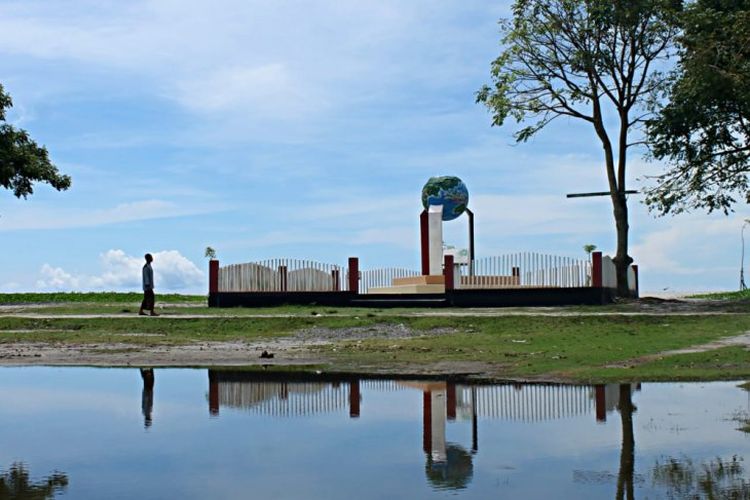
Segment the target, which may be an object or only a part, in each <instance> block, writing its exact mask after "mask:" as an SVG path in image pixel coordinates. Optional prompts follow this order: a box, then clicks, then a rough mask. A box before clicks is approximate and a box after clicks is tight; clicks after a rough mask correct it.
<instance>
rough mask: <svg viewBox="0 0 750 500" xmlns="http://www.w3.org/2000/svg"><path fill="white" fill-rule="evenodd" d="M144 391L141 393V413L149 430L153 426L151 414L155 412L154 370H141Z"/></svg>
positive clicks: (144, 425)
mask: <svg viewBox="0 0 750 500" xmlns="http://www.w3.org/2000/svg"><path fill="white" fill-rule="evenodd" d="M140 370H141V379H143V391H142V392H141V412H142V413H143V427H145V428H146V429H148V428H149V427H151V424H153V418H152V417H151V414H152V413H153V411H154V370H153V368H141V369H140Z"/></svg>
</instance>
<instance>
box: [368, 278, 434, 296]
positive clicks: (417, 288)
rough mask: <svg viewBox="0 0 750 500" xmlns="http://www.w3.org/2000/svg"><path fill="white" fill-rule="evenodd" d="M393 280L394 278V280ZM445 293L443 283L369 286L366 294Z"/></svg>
mask: <svg viewBox="0 0 750 500" xmlns="http://www.w3.org/2000/svg"><path fill="white" fill-rule="evenodd" d="M394 281H395V280H394ZM413 293H442V294H444V293H445V285H442V284H441V285H419V284H413V285H395V286H383V287H376V288H370V289H369V290H367V294H368V295H369V294H413Z"/></svg>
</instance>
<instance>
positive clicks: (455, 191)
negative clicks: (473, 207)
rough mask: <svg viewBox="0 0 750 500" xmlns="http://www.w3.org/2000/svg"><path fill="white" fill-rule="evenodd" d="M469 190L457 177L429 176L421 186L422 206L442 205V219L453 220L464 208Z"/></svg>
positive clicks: (467, 200)
mask: <svg viewBox="0 0 750 500" xmlns="http://www.w3.org/2000/svg"><path fill="white" fill-rule="evenodd" d="M468 204H469V190H468V189H466V184H464V182H463V181H462V180H461V179H459V178H458V177H452V176H449V175H448V176H443V177H430V180H428V181H427V184H425V185H424V187H423V188H422V206H423V207H424V208H425V210H427V208H428V207H429V206H430V205H443V220H444V221H449V220H453V219H455V218H456V217H458V216H459V215H461V214H462V213H464V211H465V210H466V206H467V205H468Z"/></svg>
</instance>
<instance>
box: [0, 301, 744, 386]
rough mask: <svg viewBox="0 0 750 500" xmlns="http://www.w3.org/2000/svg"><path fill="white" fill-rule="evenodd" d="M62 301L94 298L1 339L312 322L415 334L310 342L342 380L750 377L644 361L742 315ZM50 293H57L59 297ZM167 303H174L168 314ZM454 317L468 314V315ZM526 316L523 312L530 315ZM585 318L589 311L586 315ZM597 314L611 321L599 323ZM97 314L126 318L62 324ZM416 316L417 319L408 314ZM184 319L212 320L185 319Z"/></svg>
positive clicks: (146, 342)
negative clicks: (410, 375)
mask: <svg viewBox="0 0 750 500" xmlns="http://www.w3.org/2000/svg"><path fill="white" fill-rule="evenodd" d="M73 295H75V296H76V297H84V296H87V295H95V296H97V299H96V300H94V302H59V303H58V302H54V301H51V302H50V303H49V304H51V305H44V306H39V305H37V306H35V305H33V304H32V305H29V306H28V307H26V306H24V307H23V310H22V311H21V312H24V313H25V312H34V313H42V314H55V315H56V314H60V315H61V317H56V318H51V319H44V318H23V317H17V316H13V315H12V314H6V315H4V316H3V315H0V343H4V344H12V343H17V342H41V343H51V344H58V343H59V344H100V345H102V344H125V345H126V347H125V348H131V347H132V348H134V349H137V348H138V347H139V346H151V345H167V346H168V345H179V344H188V343H192V342H205V341H247V342H252V341H258V340H261V339H270V338H277V337H282V336H289V335H293V334H294V333H295V332H297V331H299V330H301V329H306V328H310V327H312V326H318V327H325V328H331V329H337V328H350V327H369V326H372V325H376V324H402V325H404V326H406V327H408V328H411V329H413V330H416V331H417V332H421V333H423V335H422V336H417V337H411V338H403V337H392V338H382V337H381V338H366V332H365V333H364V334H363V335H362V337H361V338H359V339H354V340H339V341H337V342H335V343H334V344H330V345H322V346H317V347H315V348H313V353H314V354H318V355H319V357H320V358H321V359H327V360H330V362H331V365H330V367H331V369H335V370H338V371H350V372H356V371H362V370H375V371H378V370H382V369H384V370H386V371H387V370H388V369H389V368H396V369H399V370H401V371H409V370H412V369H413V370H414V372H417V371H419V370H420V369H421V368H425V367H429V366H436V365H437V364H439V363H445V362H448V363H468V364H471V365H474V366H476V363H479V364H481V365H482V368H481V369H482V370H484V373H489V374H491V375H490V376H492V377H495V378H520V379H546V380H551V379H556V380H570V381H578V382H605V381H628V380H684V379H690V380H709V379H722V378H723V379H727V378H744V377H746V378H750V354H749V353H748V352H747V351H745V350H743V349H741V348H726V349H719V350H714V351H711V352H708V353H701V354H694V355H679V356H670V357H664V358H663V359H652V360H648V361H646V360H644V359H643V358H644V357H647V356H653V355H656V354H658V353H661V352H663V351H667V350H673V349H679V348H684V347H688V346H693V345H700V344H704V343H708V342H711V341H714V340H716V339H718V338H721V337H727V336H733V335H738V334H741V333H744V332H747V331H750V314H746V313H744V311H742V310H740V313H739V314H737V313H735V314H704V315H685V314H680V315H677V314H670V313H669V312H668V311H666V312H664V311H662V312H657V313H654V314H649V315H635V316H630V315H621V314H620V315H618V314H616V312H617V311H618V309H617V308H614V307H613V308H585V309H584V308H556V309H555V310H561V311H565V312H580V313H582V315H580V316H556V317H552V316H539V315H535V316H481V315H480V316H464V317H455V316H430V315H429V313H430V311H431V310H429V309H423V310H415V309H396V310H393V309H384V310H378V309H362V308H357V309H355V308H351V309H350V308H330V307H319V306H284V307H276V308H262V309H245V308H237V309H215V308H212V309H209V308H207V307H205V306H204V305H203V304H204V303H200V302H193V303H190V302H186V301H185V299H184V298H185V297H190V296H172V297H175V299H174V302H173V303H171V304H170V303H165V308H164V312H167V313H168V316H163V317H160V318H142V317H138V316H137V315H136V312H137V309H138V304H139V303H140V294H115V295H116V300H113V299H111V298H109V297H108V298H107V299H106V300H110V302H106V301H105V300H104V299H103V297H102V296H106V295H108V294H73ZM6 296H7V295H6ZM34 296H35V297H37V299H36V300H37V302H35V303H38V301H39V298H38V297H39V296H41V297H45V298H46V297H48V295H46V294H45V295H41V294H40V295H37V294H34ZM49 296H53V297H54V296H56V297H60V296H61V294H50V295H49ZM70 296H71V294H63V295H62V297H70ZM165 297H166V296H165ZM193 297H195V296H193ZM196 298H197V299H200V300H205V298H202V297H196ZM16 300H19V301H20V299H16ZM53 300H54V299H53ZM118 301H119V302H118ZM16 303H18V302H16ZM178 303H179V304H182V306H179V307H178V306H177V304H178ZM185 304H187V305H185ZM544 310H545V311H546V310H548V309H544ZM726 310H728V311H729V310H736V309H733V308H731V307H730V308H728V309H726ZM453 311H458V312H464V313H468V314H472V311H471V310H463V311H461V310H453ZM506 311H508V310H506ZM525 311H527V312H531V313H533V312H534V311H535V310H533V309H526V310H525ZM536 311H538V310H536ZM589 312H592V313H597V315H586V313H589ZM607 312H610V313H612V314H604V315H601V313H607ZM107 313H116V314H122V313H124V314H125V315H124V316H119V317H117V318H75V317H65V315H73V314H107ZM415 313H427V314H428V315H424V316H416V315H414V314H415ZM186 314H206V315H210V316H211V317H208V318H190V317H186V316H185V315H186ZM263 315H266V316H265V317H264V316H263ZM259 316H260V317H259ZM272 316H281V317H272ZM446 331H448V332H449V333H445V332H446ZM612 365H618V366H619V365H622V366H626V367H612Z"/></svg>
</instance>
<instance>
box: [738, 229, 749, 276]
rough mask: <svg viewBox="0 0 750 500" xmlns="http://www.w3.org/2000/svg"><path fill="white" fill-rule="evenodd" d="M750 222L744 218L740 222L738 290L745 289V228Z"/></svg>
mask: <svg viewBox="0 0 750 500" xmlns="http://www.w3.org/2000/svg"><path fill="white" fill-rule="evenodd" d="M748 224H750V219H745V223H744V224H742V231H741V232H740V235H741V237H742V261H741V262H740V291H743V290H747V285H745V228H746V227H747V225H748Z"/></svg>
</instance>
